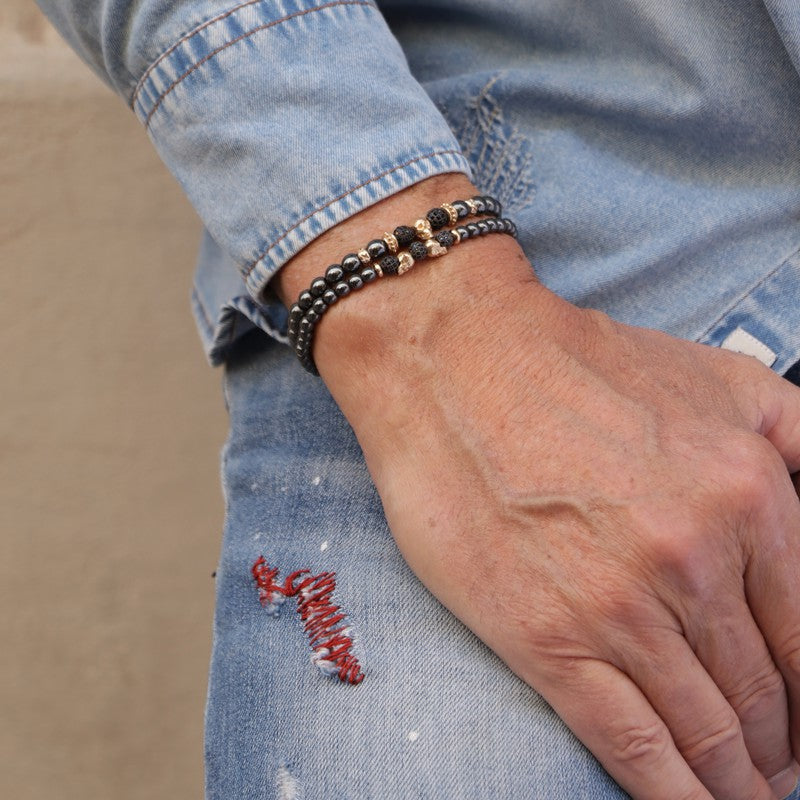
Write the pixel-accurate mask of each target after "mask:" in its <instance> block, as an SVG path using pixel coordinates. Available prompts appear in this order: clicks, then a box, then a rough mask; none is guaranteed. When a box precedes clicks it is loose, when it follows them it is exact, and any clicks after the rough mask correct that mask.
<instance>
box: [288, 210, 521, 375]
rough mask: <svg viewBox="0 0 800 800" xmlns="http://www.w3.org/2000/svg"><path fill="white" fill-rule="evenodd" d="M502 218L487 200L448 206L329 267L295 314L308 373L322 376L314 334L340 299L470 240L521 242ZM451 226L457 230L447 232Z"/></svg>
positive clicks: (294, 339)
mask: <svg viewBox="0 0 800 800" xmlns="http://www.w3.org/2000/svg"><path fill="white" fill-rule="evenodd" d="M500 214H501V206H500V203H499V202H498V201H497V200H495V199H494V198H493V197H489V196H487V195H482V196H477V197H472V198H470V199H469V200H456V201H455V202H453V203H443V204H442V205H441V206H437V207H436V208H432V209H431V210H430V211H429V212H428V213H427V214H426V215H425V217H424V218H422V219H418V220H417V221H416V222H415V223H414V225H413V226H410V225H400V226H399V227H397V228H395V229H394V232H393V233H384V234H383V236H382V237H381V238H380V239H372V240H371V241H370V242H368V243H367V244H366V246H365V247H364V248H363V249H361V250H359V251H358V252H357V253H349V254H348V255H346V256H345V257H344V258H343V259H342V261H341V263H339V264H332V265H331V266H330V267H328V269H327V270H326V271H325V275H324V277H319V278H315V279H314V280H313V281H312V282H311V285H310V287H309V288H308V289H306V290H305V291H303V292H301V293H300V296H299V297H298V299H297V302H296V303H295V304H294V305H293V306H292V307H291V309H290V310H289V340H290V342H291V344H292V346H293V347H294V351H295V353H296V355H297V357H298V358H299V360H300V363H301V364H302V365H303V367H305V369H307V370H308V371H309V372H311V373H312V374H314V375H319V372H318V371H317V368H316V365H315V364H314V359H313V357H312V356H311V345H312V340H313V335H314V329H315V328H316V325H317V323H318V322H319V320H320V319H321V318H322V316H323V314H324V313H325V312H326V311H327V310H328V309H329V308H330V307H331V306H332V305H333V304H334V303H336V302H337V301H338V300H339V298H341V297H345V296H346V295H348V294H350V293H351V292H355V291H358V290H359V289H361V288H362V287H363V286H365V285H366V284H367V283H371V282H372V281H374V280H376V279H377V278H382V277H384V276H385V275H403V274H404V273H406V272H408V271H409V270H410V269H411V268H412V267H413V266H414V264H415V263H416V262H417V261H421V260H423V259H425V258H429V257H430V258H436V257H439V256H443V255H445V254H446V253H447V248H448V247H452V246H453V245H456V244H459V243H460V242H462V241H464V240H466V239H471V238H475V237H476V236H484V235H486V234H489V233H507V234H510V235H511V236H516V226H515V225H514V223H513V222H511V220H509V219H501V218H499V217H500ZM479 215H489V218H488V219H487V218H484V219H480V220H478V221H477V222H470V223H467V224H463V225H458V226H455V224H456V223H457V222H458V221H459V220H463V219H465V218H467V217H470V216H479ZM448 223H449V224H450V225H451V226H455V227H452V228H450V229H446V228H445V225H447V224H448ZM401 248H405V249H401Z"/></svg>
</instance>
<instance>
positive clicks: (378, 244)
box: [367, 239, 386, 261]
mask: <svg viewBox="0 0 800 800" xmlns="http://www.w3.org/2000/svg"><path fill="white" fill-rule="evenodd" d="M367 252H368V253H369V254H370V257H371V258H372V260H373V261H377V260H378V259H379V258H382V257H383V256H385V255H386V245H385V244H384V242H382V241H381V240H380V239H373V240H372V241H371V242H368V243H367Z"/></svg>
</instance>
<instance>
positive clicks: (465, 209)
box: [453, 200, 469, 219]
mask: <svg viewBox="0 0 800 800" xmlns="http://www.w3.org/2000/svg"><path fill="white" fill-rule="evenodd" d="M453 208H454V209H455V210H456V211H457V212H458V218H459V219H464V217H468V216H469V206H468V205H467V204H466V203H465V202H464V201H463V200H456V201H455V203H453Z"/></svg>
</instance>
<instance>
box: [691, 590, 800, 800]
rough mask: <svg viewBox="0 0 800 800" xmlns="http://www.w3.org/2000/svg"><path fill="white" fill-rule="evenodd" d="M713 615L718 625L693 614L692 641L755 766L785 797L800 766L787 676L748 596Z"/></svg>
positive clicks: (724, 602) (726, 602)
mask: <svg viewBox="0 0 800 800" xmlns="http://www.w3.org/2000/svg"><path fill="white" fill-rule="evenodd" d="M713 614H714V616H713V623H712V624H709V622H708V619H707V617H706V615H704V614H703V613H702V610H700V609H696V610H694V611H693V612H692V613H689V614H687V620H686V621H685V623H684V633H685V636H686V640H687V641H688V642H689V644H690V646H691V648H692V649H693V650H694V652H695V654H696V656H697V658H698V660H699V661H700V662H701V663H702V665H703V666H704V667H705V669H706V671H707V672H708V674H709V675H710V676H711V678H712V679H713V681H714V683H715V684H716V685H717V686H718V687H719V690H720V692H721V693H722V695H723V696H724V697H725V699H726V700H727V701H728V703H729V705H730V706H731V708H732V709H733V710H734V712H735V713H736V716H737V717H738V718H739V724H740V726H741V729H742V737H743V738H744V743H745V746H746V747H747V751H748V753H749V754H750V759H751V761H752V762H753V764H754V765H755V767H756V769H758V771H759V772H760V773H761V774H762V775H763V776H764V777H765V778H767V781H768V782H769V784H770V786H771V787H772V789H773V791H774V792H775V794H776V795H777V796H778V797H784V796H785V795H787V794H789V792H791V790H792V789H793V788H794V785H795V783H796V781H797V777H798V775H797V773H798V771H800V767H798V765H797V763H796V761H795V760H794V756H793V755H792V747H791V743H790V741H789V709H788V706H787V697H786V688H785V686H784V682H783V677H782V676H781V673H780V672H779V671H778V670H777V668H776V667H775V663H774V662H773V660H772V656H771V655H770V652H769V649H768V648H767V645H766V643H765V642H764V637H763V636H762V634H761V631H760V630H759V629H758V626H757V625H756V624H755V621H754V620H753V617H752V614H751V611H750V608H749V607H748V606H747V604H746V603H745V601H744V597H743V596H742V597H741V598H735V597H733V598H730V599H723V598H718V599H717V602H716V603H715V604H714V609H713Z"/></svg>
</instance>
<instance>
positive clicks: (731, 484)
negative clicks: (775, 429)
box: [722, 434, 784, 510]
mask: <svg viewBox="0 0 800 800" xmlns="http://www.w3.org/2000/svg"><path fill="white" fill-rule="evenodd" d="M723 469H724V471H723V473H722V475H723V480H722V488H723V491H724V493H725V496H726V499H727V500H728V501H733V502H734V504H735V505H736V506H737V507H743V508H745V509H748V510H749V509H754V508H760V507H763V506H766V505H768V504H769V503H771V502H772V500H773V498H774V495H775V485H776V478H777V476H778V474H779V472H782V471H783V470H784V467H783V462H782V461H780V457H779V456H778V454H777V451H775V450H774V448H773V447H772V445H771V444H770V443H769V442H768V441H767V440H766V439H764V438H762V437H761V436H756V435H752V434H748V435H747V436H743V437H738V438H737V439H736V440H734V441H732V442H731V444H730V445H729V460H728V462H727V464H726V466H725V467H724V468H723Z"/></svg>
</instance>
